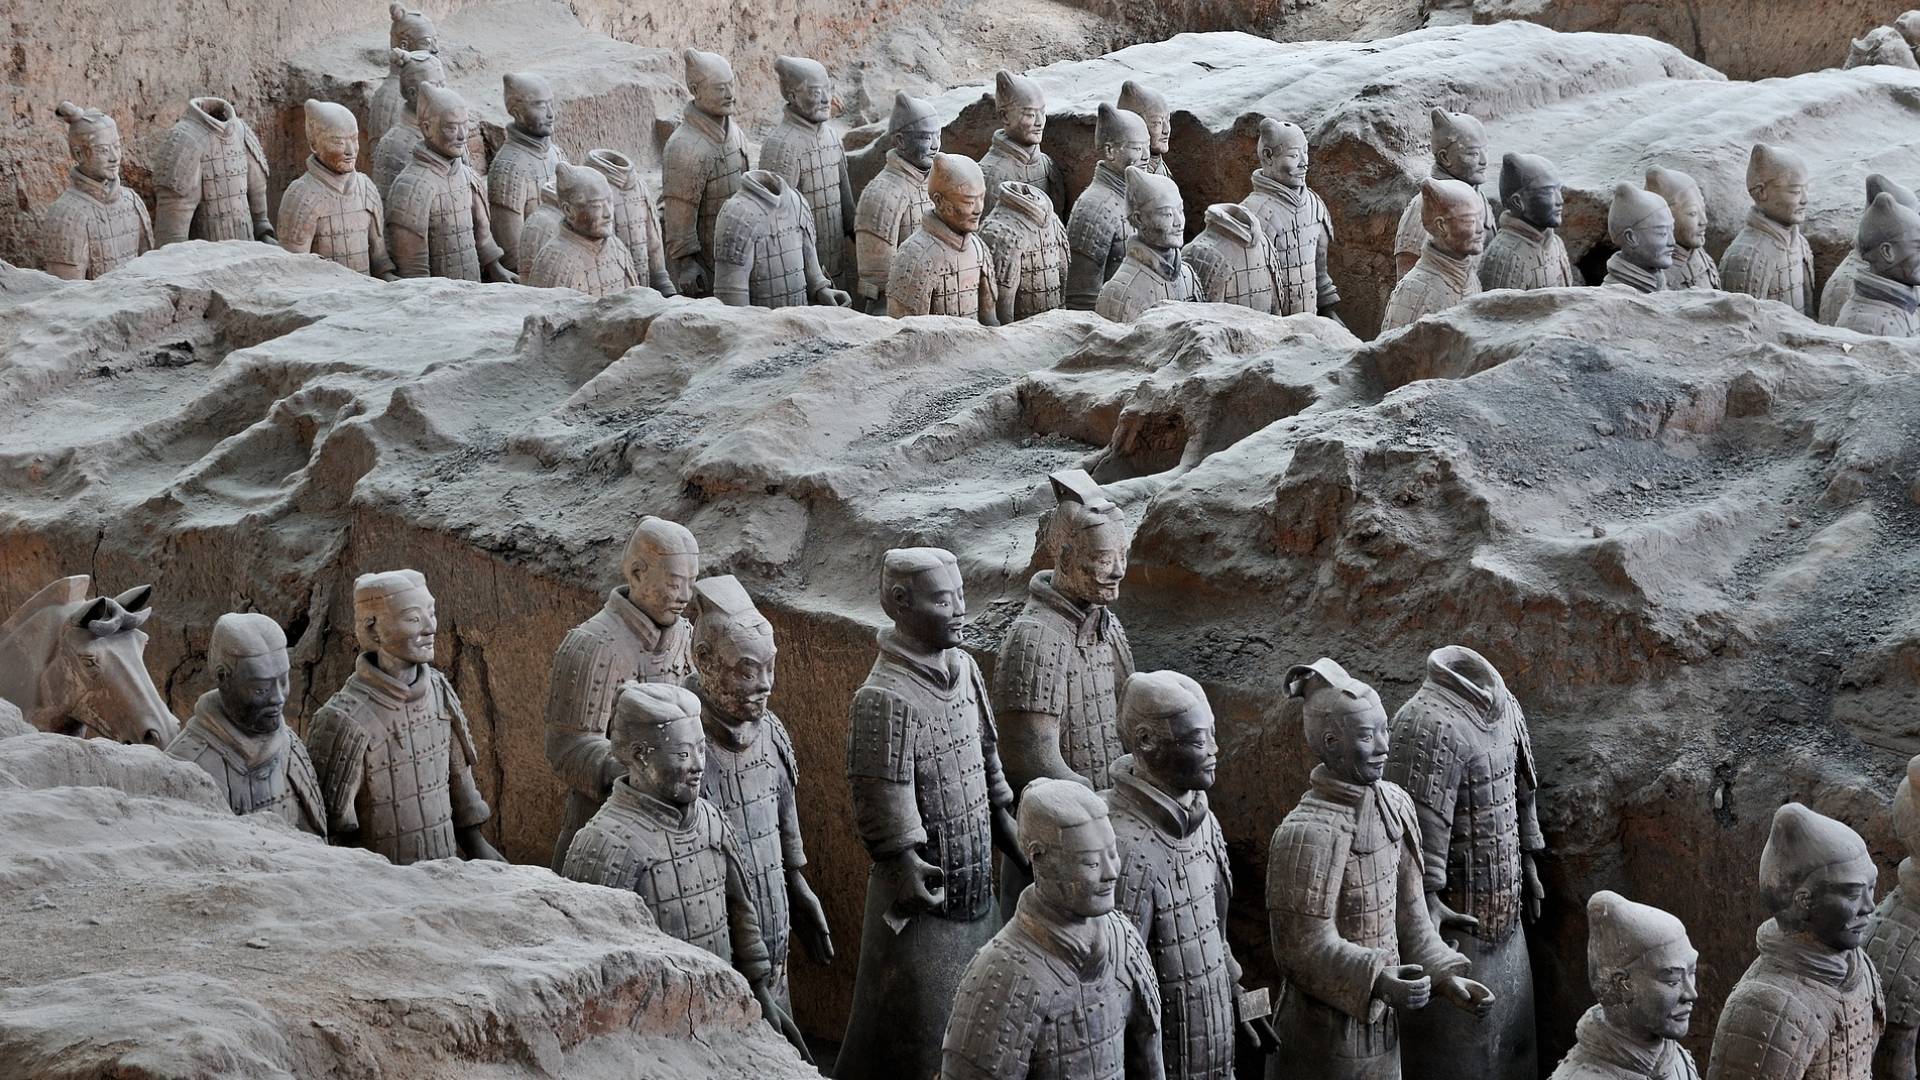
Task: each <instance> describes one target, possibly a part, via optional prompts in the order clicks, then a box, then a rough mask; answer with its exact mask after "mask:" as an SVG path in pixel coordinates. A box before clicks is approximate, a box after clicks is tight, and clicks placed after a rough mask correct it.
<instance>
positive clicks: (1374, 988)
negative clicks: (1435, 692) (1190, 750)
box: [1267, 658, 1495, 1080]
mask: <svg viewBox="0 0 1920 1080" xmlns="http://www.w3.org/2000/svg"><path fill="white" fill-rule="evenodd" d="M1286 692H1287V695H1288V696H1289V697H1295V698H1300V699H1301V700H1302V704H1303V708H1302V710H1301V716H1302V720H1303V727H1304V728H1305V733H1306V738H1307V746H1308V748H1309V749H1310V750H1312V752H1313V754H1314V756H1315V757H1317V758H1319V760H1320V763H1319V764H1318V765H1315V766H1314V768H1313V773H1312V776H1311V777H1310V779H1309V784H1310V786H1309V787H1308V788H1307V792H1306V794H1304V795H1302V796H1300V805H1298V806H1296V807H1294V808H1293V810H1291V811H1290V812H1288V814H1287V816H1286V819H1285V820H1283V821H1282V822H1281V823H1280V827H1279V828H1278V829H1275V830H1274V833H1273V842H1272V844H1271V845H1270V847H1269V849H1268V855H1267V920H1268V929H1269V932H1270V937H1271V940H1272V943H1273V955H1274V960H1275V961H1276V962H1277V963H1278V965H1279V968H1280V976H1281V979H1282V980H1283V984H1282V986H1281V989H1280V1006H1279V1011H1278V1012H1277V1013H1276V1014H1275V1016H1274V1029H1275V1030H1276V1031H1277V1032H1278V1033H1279V1036H1280V1047H1281V1052H1280V1053H1278V1054H1275V1055H1274V1056H1272V1057H1270V1058H1268V1059H1267V1078H1268V1080H1399V1076H1400V1068H1401V1056H1402V1055H1401V1053H1400V1042H1401V1036H1400V1028H1401V1025H1402V1024H1404V1023H1405V1022H1406V1020H1407V1019H1408V1018H1409V1017H1412V1016H1414V1015H1417V1014H1418V1013H1419V1012H1420V1011H1422V1010H1425V1009H1426V1008H1427V1005H1428V1003H1429V1002H1430V1001H1431V1000H1432V998H1433V997H1434V995H1436V994H1437V995H1439V996H1440V997H1441V998H1443V999H1445V1000H1446V1001H1447V1002H1448V1003H1449V1004H1452V1005H1454V1006H1456V1007H1457V1008H1459V1009H1461V1010H1464V1011H1465V1012H1467V1013H1471V1014H1474V1015H1476V1016H1485V1015H1486V1014H1487V1012H1488V1011H1489V1010H1491V1009H1492V1008H1493V1006H1494V1004H1495V1000H1494V996H1493V993H1492V992H1491V991H1489V990H1488V989H1487V988H1486V987H1485V986H1484V985H1482V984H1480V983H1477V982H1474V981H1473V980H1471V979H1469V978H1467V972H1468V969H1469V967H1470V966H1471V965H1470V964H1469V963H1468V961H1467V958H1466V957H1465V956H1462V955H1461V954H1460V953H1458V952H1456V951H1454V949H1453V948H1452V947H1450V946H1449V945H1448V944H1447V943H1446V942H1445V941H1442V940H1441V939H1440V934H1439V930H1438V927H1437V926H1436V925H1435V923H1434V922H1433V920H1432V919H1431V917H1430V916H1429V915H1428V912H1427V909H1426V906H1425V903H1424V899H1423V895H1424V894H1423V890H1424V886H1423V885H1422V881H1421V865H1422V862H1423V857H1422V854H1421V847H1420V843H1421V841H1420V837H1421V832H1422V829H1421V825H1420V821H1419V817H1418V811H1417V810H1416V809H1415V806H1414V802H1413V800H1412V799H1411V798H1409V797H1408V795H1407V792H1406V791H1405V790H1404V789H1402V788H1401V787H1400V786H1399V785H1398V784H1395V783H1393V782H1392V781H1390V780H1385V779H1383V778H1382V777H1383V775H1384V773H1385V771H1386V768H1387V753H1388V745H1389V737H1388V722H1387V713H1386V710H1385V709H1384V708H1382V707H1381V705H1380V695H1379V694H1377V693H1375V692H1374V689H1373V687H1371V686H1368V685H1367V684H1366V683H1363V682H1361V681H1360V680H1358V679H1355V678H1353V677H1352V676H1350V675H1348V674H1347V672H1346V669H1345V668H1342V667H1341V666H1340V665H1339V664H1337V663H1335V662H1333V661H1332V660H1328V659H1325V658H1322V659H1320V660H1317V661H1315V662H1313V663H1312V664H1308V665H1303V666H1300V667H1295V668H1293V669H1291V670H1290V671H1288V672H1287V678H1286Z"/></svg>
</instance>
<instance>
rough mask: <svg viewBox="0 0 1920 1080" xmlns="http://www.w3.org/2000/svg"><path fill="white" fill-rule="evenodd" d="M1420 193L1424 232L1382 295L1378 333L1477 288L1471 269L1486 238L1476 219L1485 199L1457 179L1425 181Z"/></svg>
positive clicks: (1482, 212)
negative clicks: (1401, 273) (1403, 270)
mask: <svg viewBox="0 0 1920 1080" xmlns="http://www.w3.org/2000/svg"><path fill="white" fill-rule="evenodd" d="M1420 198H1421V211H1420V212H1421V214H1422V215H1423V216H1422V219H1421V233H1422V234H1423V235H1424V236H1425V237H1426V239H1425V240H1424V241H1423V242H1422V247H1421V249H1420V261H1419V262H1418V263H1415V264H1414V267H1413V269H1411V270H1409V271H1407V274H1406V276H1405V277H1403V278H1401V279H1400V282H1399V284H1397V285H1395V286H1394V287H1393V295H1391V296H1389V297H1387V309H1386V311H1385V312H1384V313H1383V314H1382V315H1381V316H1380V330H1381V332H1383V333H1384V332H1386V331H1388V330H1397V329H1399V328H1400V327H1403V326H1410V325H1412V324H1413V323H1414V322H1415V321H1416V320H1418V319H1420V318H1421V317H1422V316H1426V315H1431V314H1433V313H1434V312H1436V311H1445V310H1446V309H1448V308H1450V307H1452V306H1453V305H1455V304H1457V303H1459V302H1460V301H1462V300H1465V299H1466V298H1467V297H1469V296H1472V295H1474V294H1475V293H1478V292H1479V291H1480V278H1479V276H1478V274H1477V272H1476V269H1475V268H1476V266H1477V264H1478V263H1479V261H1480V249H1481V246H1482V245H1483V244H1485V243H1486V239H1487V230H1486V227H1485V225H1484V224H1483V222H1482V218H1483V217H1484V215H1485V212H1486V209H1487V200H1486V199H1484V198H1482V197H1481V195H1480V192H1479V191H1478V190H1476V189H1474V188H1472V187H1469V186H1467V185H1466V184H1464V183H1461V182H1460V181H1458V180H1427V181H1425V182H1423V183H1422V184H1421V185H1420Z"/></svg>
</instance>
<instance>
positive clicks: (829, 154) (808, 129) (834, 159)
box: [760, 108, 853, 280]
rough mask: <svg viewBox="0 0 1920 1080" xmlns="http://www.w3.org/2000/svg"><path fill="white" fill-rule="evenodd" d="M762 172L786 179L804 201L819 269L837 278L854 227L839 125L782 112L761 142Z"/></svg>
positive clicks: (828, 275)
mask: <svg viewBox="0 0 1920 1080" xmlns="http://www.w3.org/2000/svg"><path fill="white" fill-rule="evenodd" d="M760 168H762V169H765V170H766V171H768V172H770V173H777V174H779V175H780V176H783V177H785V178H786V179H787V182H788V183H790V184H792V185H793V186H794V187H795V188H796V189H797V190H798V191H799V192H800V197H801V198H802V199H804V200H806V203H807V207H808V209H809V210H810V211H811V212H812V214H813V242H814V250H815V251H817V252H818V253H819V255H820V270H821V272H822V273H824V274H826V275H827V277H829V278H832V279H835V280H838V279H839V276H840V269H841V264H842V263H844V262H845V261H846V256H847V233H848V231H849V228H850V226H851V225H852V223H853V181H852V180H851V179H850V178H849V177H848V175H847V154H846V150H845V148H844V147H842V145H841V143H840V129H839V127H838V126H837V125H835V124H834V123H833V122H832V121H825V122H822V123H818V124H815V123H812V122H810V121H808V120H806V119H805V118H803V117H800V116H797V115H795V114H794V111H793V110H792V109H790V108H789V109H786V110H784V111H783V112H782V113H781V117H780V123H778V124H777V125H775V126H774V129H773V131H771V132H769V133H768V135H767V138H766V141H765V142H763V143H761V144H760Z"/></svg>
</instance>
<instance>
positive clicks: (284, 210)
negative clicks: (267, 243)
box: [277, 195, 316, 255]
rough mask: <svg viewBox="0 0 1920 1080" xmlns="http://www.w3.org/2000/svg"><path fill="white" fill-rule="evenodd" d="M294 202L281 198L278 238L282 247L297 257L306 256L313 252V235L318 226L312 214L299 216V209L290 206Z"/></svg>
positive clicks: (284, 196) (284, 197) (283, 196)
mask: <svg viewBox="0 0 1920 1080" xmlns="http://www.w3.org/2000/svg"><path fill="white" fill-rule="evenodd" d="M292 201H293V200H291V199H288V198H287V197H286V195H282V196H280V228H279V229H278V230H277V234H278V236H277V238H278V239H279V241H280V246H281V247H282V248H284V249H285V250H287V251H291V252H293V253H294V254H295V255H305V254H307V253H308V252H310V251H312V250H313V234H314V226H315V224H316V222H315V220H314V216H313V215H312V214H298V215H296V214H295V213H293V211H295V210H297V209H298V207H296V206H290V205H288V204H289V203H291V202H292Z"/></svg>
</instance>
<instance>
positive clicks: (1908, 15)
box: [1893, 9, 1920, 60]
mask: <svg viewBox="0 0 1920 1080" xmlns="http://www.w3.org/2000/svg"><path fill="white" fill-rule="evenodd" d="M1893 28H1894V29H1895V30H1898V31H1900V36H1901V37H1903V38H1906V39H1907V44H1908V46H1910V47H1914V48H1915V53H1914V58H1915V59H1916V60H1920V9H1916V10H1911V11H1903V12H1901V13H1900V14H1899V16H1898V17H1896V18H1895V19H1894V20H1893Z"/></svg>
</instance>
